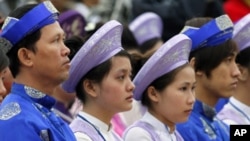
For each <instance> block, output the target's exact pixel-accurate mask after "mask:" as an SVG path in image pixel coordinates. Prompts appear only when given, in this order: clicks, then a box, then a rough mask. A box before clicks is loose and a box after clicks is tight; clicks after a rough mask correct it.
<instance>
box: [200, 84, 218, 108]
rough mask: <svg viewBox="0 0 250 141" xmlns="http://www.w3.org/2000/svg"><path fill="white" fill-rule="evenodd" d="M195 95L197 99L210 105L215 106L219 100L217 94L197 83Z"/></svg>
mask: <svg viewBox="0 0 250 141" xmlns="http://www.w3.org/2000/svg"><path fill="white" fill-rule="evenodd" d="M195 97H196V99H197V100H199V101H201V102H203V103H205V104H207V105H208V106H210V107H215V105H216V103H217V102H218V100H219V97H217V96H215V94H213V93H211V92H209V91H207V90H206V89H204V88H203V87H201V86H199V85H197V87H196V89H195Z"/></svg>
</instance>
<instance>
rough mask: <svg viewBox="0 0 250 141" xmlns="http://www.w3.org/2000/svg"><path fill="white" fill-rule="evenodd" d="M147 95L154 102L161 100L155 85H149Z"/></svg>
mask: <svg viewBox="0 0 250 141" xmlns="http://www.w3.org/2000/svg"><path fill="white" fill-rule="evenodd" d="M147 95H148V97H149V99H150V100H151V101H153V102H158V101H159V98H160V97H159V94H158V91H157V90H156V89H155V87H153V86H149V87H148V89H147Z"/></svg>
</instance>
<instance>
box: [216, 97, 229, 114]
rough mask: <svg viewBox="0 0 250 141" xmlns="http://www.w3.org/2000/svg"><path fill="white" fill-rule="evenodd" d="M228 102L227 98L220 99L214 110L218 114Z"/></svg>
mask: <svg viewBox="0 0 250 141" xmlns="http://www.w3.org/2000/svg"><path fill="white" fill-rule="evenodd" d="M228 101H229V98H220V99H219V101H218V102H217V104H216V105H215V110H216V111H217V112H219V111H220V110H221V109H222V108H223V107H224V105H225V104H227V103H228Z"/></svg>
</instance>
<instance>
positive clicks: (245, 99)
mask: <svg viewBox="0 0 250 141" xmlns="http://www.w3.org/2000/svg"><path fill="white" fill-rule="evenodd" d="M249 91H250V88H249V85H248V86H247V84H245V85H242V84H239V85H238V86H237V89H236V92H235V94H234V95H233V97H234V98H235V99H237V100H239V101H240V102H242V103H244V104H245V105H247V106H250V95H249Z"/></svg>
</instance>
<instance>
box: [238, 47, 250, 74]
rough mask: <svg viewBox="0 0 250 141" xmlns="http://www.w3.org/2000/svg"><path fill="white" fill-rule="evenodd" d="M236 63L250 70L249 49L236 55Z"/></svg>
mask: <svg viewBox="0 0 250 141" xmlns="http://www.w3.org/2000/svg"><path fill="white" fill-rule="evenodd" d="M236 63H238V64H240V65H242V66H244V67H246V68H248V69H250V47H248V48H245V49H244V50H242V51H240V52H239V53H238V55H237V56H236Z"/></svg>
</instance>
